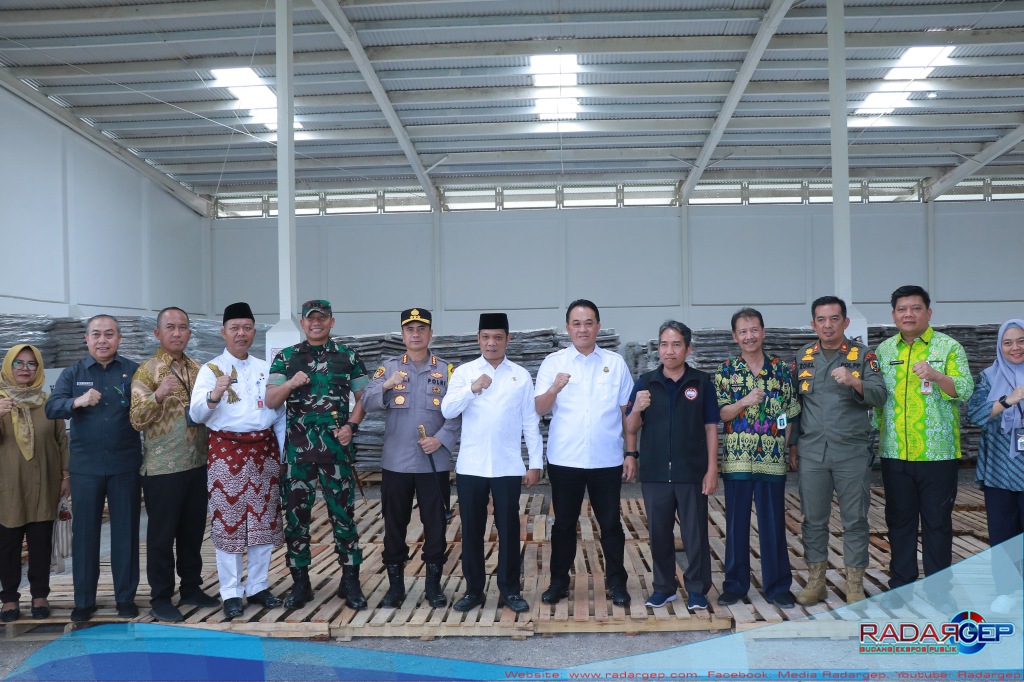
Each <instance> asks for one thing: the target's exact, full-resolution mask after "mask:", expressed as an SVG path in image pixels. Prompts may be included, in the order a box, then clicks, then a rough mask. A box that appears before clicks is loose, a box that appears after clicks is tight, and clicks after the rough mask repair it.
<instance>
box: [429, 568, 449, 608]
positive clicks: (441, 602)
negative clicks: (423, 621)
mask: <svg viewBox="0 0 1024 682" xmlns="http://www.w3.org/2000/svg"><path fill="white" fill-rule="evenodd" d="M426 596H427V603H428V604H430V605H431V606H432V607H434V608H435V609H439V608H442V607H444V606H447V605H448V599H447V598H446V597H445V596H444V591H443V590H442V589H441V564H427V584H426Z"/></svg>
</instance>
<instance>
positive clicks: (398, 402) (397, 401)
mask: <svg viewBox="0 0 1024 682" xmlns="http://www.w3.org/2000/svg"><path fill="white" fill-rule="evenodd" d="M395 405H405V396H404V395H396V396H395Z"/></svg>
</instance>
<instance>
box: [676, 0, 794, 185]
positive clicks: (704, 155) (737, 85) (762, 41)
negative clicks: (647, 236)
mask: <svg viewBox="0 0 1024 682" xmlns="http://www.w3.org/2000/svg"><path fill="white" fill-rule="evenodd" d="M792 5H793V0H772V4H771V6H770V7H769V8H768V12H767V13H766V14H765V15H764V19H763V20H762V21H761V25H760V27H759V28H758V29H757V35H755V36H754V42H753V43H752V44H751V45H750V50H748V51H747V56H746V58H745V59H744V60H743V66H741V67H740V70H739V71H738V72H737V73H736V78H735V79H734V80H733V84H732V87H731V88H730V89H729V94H728V95H726V97H725V102H724V103H723V104H722V109H721V111H719V112H718V116H717V118H715V123H714V125H712V126H711V132H709V133H708V136H707V139H705V140H704V146H703V147H702V148H701V150H700V153H699V154H698V155H697V161H696V162H695V163H694V165H693V168H692V169H690V172H689V173H688V174H687V175H686V181H685V182H683V186H682V189H681V190H680V196H681V201H682V203H683V204H686V203H687V202H688V201H689V199H690V195H691V194H693V190H694V188H695V187H696V186H697V182H698V181H699V180H700V176H701V174H702V173H703V172H704V169H705V168H706V167H707V165H708V162H709V161H711V155H712V154H714V153H715V147H717V146H718V141H719V140H721V139H722V135H723V134H724V133H725V128H726V126H728V125H729V119H731V118H732V114H733V112H734V111H736V106H737V105H738V104H739V103H740V99H741V98H742V97H743V91H744V90H746V88H747V83H749V82H750V77H751V76H753V75H754V71H755V70H756V69H757V64H758V62H760V61H761V56H762V55H763V54H764V51H765V50H766V49H767V48H768V41H770V40H771V39H772V36H773V35H775V32H776V31H777V30H778V29H779V25H780V24H781V23H782V19H783V17H785V16H786V12H787V11H789V8H790V7H792Z"/></svg>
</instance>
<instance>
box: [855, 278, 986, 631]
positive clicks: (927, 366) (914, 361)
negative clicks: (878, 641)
mask: <svg viewBox="0 0 1024 682" xmlns="http://www.w3.org/2000/svg"><path fill="white" fill-rule="evenodd" d="M891 302H892V320H893V322H895V323H896V327H897V328H898V329H899V330H900V333H899V334H897V335H896V336H892V337H890V338H888V339H886V340H885V341H883V342H882V343H880V344H879V345H878V348H877V349H876V351H875V353H876V354H877V355H878V360H877V362H878V364H879V367H880V369H881V371H882V377H883V378H884V379H885V387H886V389H887V391H888V399H887V400H886V402H885V407H884V408H882V409H878V408H875V426H876V427H877V428H878V430H879V431H881V438H880V440H881V444H880V447H879V454H880V455H881V458H882V485H883V486H884V488H885V523H886V526H887V527H888V536H889V547H890V552H891V553H890V561H889V572H890V573H891V574H892V577H891V578H890V579H889V589H890V590H895V589H896V588H898V587H902V586H904V585H908V584H910V583H912V582H914V581H915V580H917V576H918V569H917V536H918V533H917V529H918V524H919V523H920V527H921V550H922V551H921V555H922V560H923V564H924V574H925V576H926V577H927V576H932V575H933V574H936V573H938V575H935V576H934V577H931V578H929V580H927V581H926V583H925V594H926V595H927V596H928V598H929V599H930V601H931V602H932V604H933V605H934V606H935V607H936V608H938V609H939V610H940V611H942V612H943V613H945V614H946V615H949V616H952V615H953V613H954V611H955V610H956V608H957V605H956V603H955V602H954V601H953V599H952V597H951V596H950V576H949V572H948V571H945V572H942V571H943V569H945V568H949V566H950V565H951V564H952V562H953V504H954V503H955V502H956V491H957V482H958V470H959V463H958V460H959V459H960V410H959V409H958V407H957V403H958V402H960V401H966V400H968V399H969V398H970V397H971V394H972V393H973V392H974V379H972V378H971V370H970V367H969V365H968V364H967V353H966V352H964V347H963V346H961V345H960V344H959V343H957V342H956V341H955V340H954V339H952V338H950V337H949V336H946V335H945V334H942V333H940V332H937V331H935V330H934V329H932V327H931V319H932V309H931V298H930V297H929V296H928V292H927V291H925V290H924V289H922V288H921V287H919V286H903V287H900V288H899V289H897V290H896V291H894V292H892V301H891ZM907 596H909V594H907ZM903 602H904V599H903V596H901V594H900V593H897V592H893V591H890V592H887V593H886V594H885V597H883V599H882V605H883V606H885V607H886V608H896V607H899V606H902V605H903Z"/></svg>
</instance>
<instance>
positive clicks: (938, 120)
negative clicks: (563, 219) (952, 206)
mask: <svg viewBox="0 0 1024 682" xmlns="http://www.w3.org/2000/svg"><path fill="white" fill-rule="evenodd" d="M849 121H850V125H851V127H854V128H858V129H862V128H865V127H869V123H871V122H872V121H873V122H874V125H873V126H871V127H873V128H877V129H880V130H885V129H890V130H895V129H913V128H942V127H955V128H971V127H975V128H976V127H1010V126H1019V125H1021V123H1022V122H1024V114H1020V113H995V114H916V115H904V116H892V115H890V116H883V117H880V118H877V119H870V118H869V117H865V116H851V117H850V118H849ZM714 122H715V119H712V118H676V119H671V118H666V119H612V120H603V121H600V120H598V121H536V122H526V123H456V124H431V125H419V126H408V130H409V134H410V135H412V136H415V137H446V136H450V137H458V136H481V137H487V136H501V135H543V134H549V135H553V136H554V135H572V134H578V133H642V132H649V133H656V132H660V133H665V134H669V133H685V132H708V131H710V129H711V126H712V125H713V124H714ZM828 127H829V117H828V116H741V117H736V118H733V120H732V125H731V127H730V132H736V131H740V130H801V129H818V130H824V129H827V128H828ZM274 139H276V133H255V134H251V135H248V136H245V137H239V136H238V135H237V134H234V135H229V134H213V135H179V136H170V137H138V138H136V137H133V138H119V139H118V142H119V143H120V144H123V145H124V146H126V147H128V148H130V149H140V150H141V149H153V148H174V147H177V148H182V147H215V146H217V145H227V144H231V145H232V146H233V147H244V146H248V145H252V144H260V143H266V142H272V141H273V140H274ZM295 139H296V141H297V142H299V141H302V142H310V141H317V140H338V141H341V140H352V141H355V140H380V139H394V133H393V132H392V131H391V130H390V129H388V128H350V129H344V130H310V131H298V132H297V133H296V134H295Z"/></svg>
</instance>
